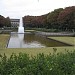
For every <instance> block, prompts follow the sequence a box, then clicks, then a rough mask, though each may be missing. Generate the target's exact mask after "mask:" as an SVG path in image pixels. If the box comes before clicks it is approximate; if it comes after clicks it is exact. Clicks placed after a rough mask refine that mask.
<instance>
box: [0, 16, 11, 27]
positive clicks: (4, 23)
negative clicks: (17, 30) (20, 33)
mask: <svg viewBox="0 0 75 75" xmlns="http://www.w3.org/2000/svg"><path fill="white" fill-rule="evenodd" d="M10 26H11V21H10V18H9V17H6V18H5V17H4V16H2V15H0V28H2V27H10Z"/></svg>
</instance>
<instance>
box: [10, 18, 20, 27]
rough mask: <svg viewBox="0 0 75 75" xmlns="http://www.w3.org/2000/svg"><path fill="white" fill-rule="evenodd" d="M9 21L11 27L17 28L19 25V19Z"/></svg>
mask: <svg viewBox="0 0 75 75" xmlns="http://www.w3.org/2000/svg"><path fill="white" fill-rule="evenodd" d="M10 20H11V27H15V28H17V27H18V26H19V23H20V19H10Z"/></svg>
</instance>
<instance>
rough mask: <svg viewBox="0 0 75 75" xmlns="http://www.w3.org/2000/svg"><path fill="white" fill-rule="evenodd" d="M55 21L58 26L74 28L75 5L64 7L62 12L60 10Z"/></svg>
mask: <svg viewBox="0 0 75 75" xmlns="http://www.w3.org/2000/svg"><path fill="white" fill-rule="evenodd" d="M57 21H58V23H59V24H60V28H64V29H73V28H75V6H72V7H66V8H65V9H64V10H63V11H62V12H60V14H59V16H58V19H57Z"/></svg>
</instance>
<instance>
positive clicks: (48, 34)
mask: <svg viewBox="0 0 75 75" xmlns="http://www.w3.org/2000/svg"><path fill="white" fill-rule="evenodd" d="M36 34H39V35H44V36H74V35H75V33H71V32H41V31H36Z"/></svg>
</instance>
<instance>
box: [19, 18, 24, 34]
mask: <svg viewBox="0 0 75 75" xmlns="http://www.w3.org/2000/svg"><path fill="white" fill-rule="evenodd" d="M18 33H24V27H23V21H22V18H21V19H20V24H19V27H18Z"/></svg>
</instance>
